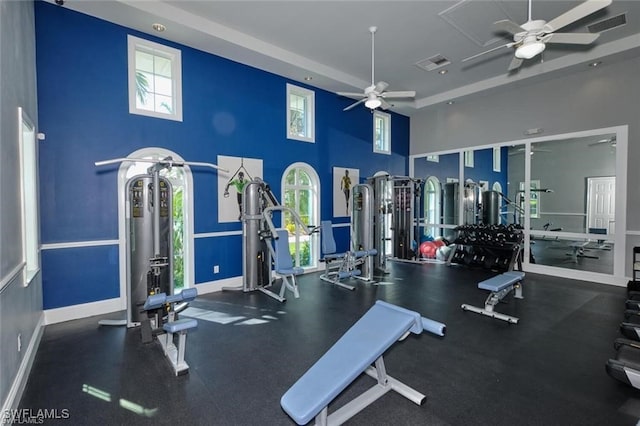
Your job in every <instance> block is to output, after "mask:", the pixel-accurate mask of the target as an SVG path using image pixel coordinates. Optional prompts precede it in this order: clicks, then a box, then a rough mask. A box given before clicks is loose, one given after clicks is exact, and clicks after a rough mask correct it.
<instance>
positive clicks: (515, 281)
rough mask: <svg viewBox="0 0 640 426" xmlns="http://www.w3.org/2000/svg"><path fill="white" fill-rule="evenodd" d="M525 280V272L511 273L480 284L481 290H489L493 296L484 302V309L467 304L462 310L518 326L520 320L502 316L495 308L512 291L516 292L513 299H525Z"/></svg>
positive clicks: (490, 295)
mask: <svg viewBox="0 0 640 426" xmlns="http://www.w3.org/2000/svg"><path fill="white" fill-rule="evenodd" d="M523 278H524V272H519V271H509V272H505V273H503V274H500V275H496V276H495V277H493V278H489V279H488V280H484V281H482V282H480V283H478V288H479V289H482V290H489V291H490V292H491V294H489V297H487V300H486V301H485V302H484V309H482V308H478V307H477V306H471V305H467V304H463V305H462V309H463V310H465V311H471V312H475V313H478V314H482V315H486V316H488V317H491V318H497V319H501V320H503V321H507V322H509V323H511V324H517V323H518V318H516V317H512V316H509V315H505V314H501V313H500V312H495V311H494V308H495V306H496V305H497V304H498V303H499V302H500V301H501V300H502V299H503V298H504V297H505V296H506V295H507V294H509V293H510V292H511V291H512V290H515V294H514V296H513V297H515V298H516V299H523V297H522V279H523Z"/></svg>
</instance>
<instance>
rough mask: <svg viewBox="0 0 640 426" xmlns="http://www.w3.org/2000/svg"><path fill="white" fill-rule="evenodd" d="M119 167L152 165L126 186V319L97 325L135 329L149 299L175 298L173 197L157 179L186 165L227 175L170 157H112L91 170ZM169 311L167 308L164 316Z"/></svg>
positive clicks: (168, 186) (164, 182)
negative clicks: (123, 165) (152, 296)
mask: <svg viewBox="0 0 640 426" xmlns="http://www.w3.org/2000/svg"><path fill="white" fill-rule="evenodd" d="M123 162H141V163H150V164H151V166H150V167H149V168H148V169H147V173H146V174H142V175H137V176H134V177H132V178H130V179H129V180H128V181H127V184H126V195H125V199H126V202H125V205H126V208H125V218H126V246H127V248H126V251H127V263H126V265H127V274H126V276H127V296H128V303H127V318H126V319H124V320H101V321H100V322H99V324H100V325H115V326H120V325H126V326H127V327H137V326H139V325H140V324H141V322H142V321H143V320H145V319H146V318H147V313H146V311H145V309H144V304H145V301H146V300H147V298H148V296H150V295H153V294H160V293H164V294H166V295H172V294H173V245H172V240H173V238H172V235H173V218H172V213H173V205H172V199H173V192H172V187H171V183H170V182H169V180H168V179H166V178H164V177H162V176H160V172H161V171H162V170H165V169H166V170H171V168H172V167H184V166H198V167H209V168H212V169H214V170H222V171H226V170H224V169H221V168H220V167H218V166H216V165H215V164H211V163H203V162H193V161H191V162H188V161H175V160H173V159H172V158H171V157H166V158H163V159H155V160H154V159H148V158H116V159H112V160H105V161H98V162H96V163H95V165H96V166H98V167H100V166H106V165H110V164H118V163H123ZM150 242H151V244H149V243H150ZM167 306H169V305H167ZM185 307H186V305H181V306H176V307H175V308H173V310H174V311H176V312H179V311H180V310H182V309H184V308H185ZM168 311H169V308H168V307H165V312H164V314H165V316H166V314H168V313H169V312H168ZM156 326H159V324H156Z"/></svg>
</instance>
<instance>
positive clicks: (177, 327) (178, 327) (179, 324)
mask: <svg viewBox="0 0 640 426" xmlns="http://www.w3.org/2000/svg"><path fill="white" fill-rule="evenodd" d="M197 326H198V321H197V320H194V319H192V318H184V319H179V320H177V321H173V322H168V323H166V324H165V325H163V326H162V329H163V330H164V331H166V332H167V333H177V332H179V331H183V330H188V329H190V328H196V327H197Z"/></svg>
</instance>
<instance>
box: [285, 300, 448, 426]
mask: <svg viewBox="0 0 640 426" xmlns="http://www.w3.org/2000/svg"><path fill="white" fill-rule="evenodd" d="M371 327H373V329H374V330H376V331H377V332H372V331H371V330H372V328H371ZM423 331H428V332H430V333H433V334H436V335H438V336H444V334H445V331H446V326H445V325H444V324H442V323H439V322H436V321H433V320H430V319H428V318H423V317H421V316H420V314H418V313H417V312H413V311H409V310H406V309H404V308H401V307H398V306H395V305H392V304H389V303H386V302H383V301H381V300H378V301H377V302H376V303H375V305H374V306H373V307H371V308H370V309H369V311H367V313H365V314H364V315H363V316H362V317H361V318H360V320H358V321H357V322H356V323H355V324H354V325H353V326H352V327H351V328H350V329H349V330H347V332H346V333H345V334H344V335H343V336H342V337H341V338H340V339H339V340H338V341H337V342H336V343H335V344H334V345H333V346H332V347H331V348H330V349H329V350H328V351H327V352H326V353H325V354H324V355H323V356H322V357H321V358H320V359H319V360H318V361H317V362H316V363H315V364H314V365H313V366H312V367H310V368H309V369H308V370H307V372H306V373H305V374H304V375H303V376H302V377H300V378H299V379H298V381H297V382H296V383H295V384H294V385H293V386H291V388H289V390H288V391H287V392H286V393H285V394H284V395H283V397H282V398H281V400H280V405H281V406H282V408H283V409H284V411H285V412H286V413H287V414H289V416H290V417H291V418H292V419H293V420H294V421H295V422H296V423H297V424H300V425H302V424H307V423H308V422H309V421H311V420H312V419H313V418H314V417H315V424H316V425H323V426H325V425H340V424H342V423H344V422H346V421H347V420H349V419H350V418H352V417H353V416H355V415H356V414H358V413H359V412H360V411H362V410H363V409H364V408H366V407H367V406H369V405H370V404H371V403H373V402H374V401H376V400H377V399H378V398H380V397H381V396H383V395H385V394H386V393H387V392H389V391H391V390H393V391H396V392H398V393H399V394H400V395H402V396H404V397H405V398H407V399H409V400H410V401H412V402H414V403H415V404H417V405H422V403H423V402H424V401H425V399H426V397H425V395H423V394H422V393H420V392H418V391H417V390H415V389H413V388H411V387H409V386H408V385H406V384H404V383H402V382H400V381H399V380H397V379H395V378H393V377H390V376H388V375H387V371H386V368H385V365H384V360H383V354H384V353H385V352H386V351H387V350H388V349H389V347H390V346H391V345H393V344H394V343H395V342H397V341H400V340H404V339H405V338H406V337H407V336H408V335H409V334H410V333H415V334H420V333H422V332H423ZM346 353H348V355H346V356H343V355H345V354H346ZM327 369H331V374H326V373H325V371H326V370H327ZM363 373H365V374H366V375H368V376H371V377H372V378H374V379H376V381H377V383H376V384H375V385H374V386H372V387H371V388H369V389H368V390H366V391H365V392H363V393H362V394H360V395H359V396H357V397H356V398H355V399H353V400H351V401H349V402H347V403H346V404H345V405H343V406H342V407H340V408H339V409H337V410H336V411H334V412H332V413H331V414H329V406H330V405H331V404H332V402H333V401H334V399H335V398H336V397H337V396H338V395H339V394H340V393H342V391H343V390H344V389H345V388H346V387H347V386H349V384H351V383H352V382H353V381H354V380H356V379H357V378H358V377H360V376H361V375H362V374H363Z"/></svg>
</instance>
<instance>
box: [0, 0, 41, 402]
mask: <svg viewBox="0 0 640 426" xmlns="http://www.w3.org/2000/svg"><path fill="white" fill-rule="evenodd" d="M35 70H36V67H35V26H34V14H33V2H31V1H7V0H0V158H2V167H0V199H1V200H2V203H0V237H1V238H0V277H2V279H3V280H4V279H5V278H7V277H8V276H9V275H10V274H11V272H12V271H13V270H14V269H15V268H16V266H18V265H19V264H20V262H21V261H22V238H21V231H20V227H21V213H20V182H19V146H18V134H19V131H20V129H19V126H18V107H22V108H23V109H24V110H25V112H26V113H27V114H28V115H29V117H30V118H31V119H32V120H34V121H35V123H36V125H37V104H36V71H35ZM41 281H42V280H41V276H40V274H38V275H37V276H36V277H35V278H34V280H33V281H32V283H31V285H30V286H29V287H24V282H23V279H22V274H18V275H17V276H16V277H15V279H13V280H12V281H11V282H9V283H8V284H7V285H6V286H5V287H4V288H3V289H2V290H0V400H1V401H2V406H3V407H4V406H5V404H6V403H7V396H8V395H9V391H10V390H11V386H12V385H13V383H14V381H15V380H16V378H17V375H18V370H19V368H20V365H21V363H22V362H23V360H24V359H25V355H27V348H28V346H29V342H30V340H31V339H32V337H33V336H34V335H35V336H37V335H38V334H34V333H36V332H37V331H38V330H37V325H38V322H39V320H40V318H41V317H42V282H41ZM18 334H21V335H22V344H23V347H22V350H21V352H18V347H17V341H18Z"/></svg>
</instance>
